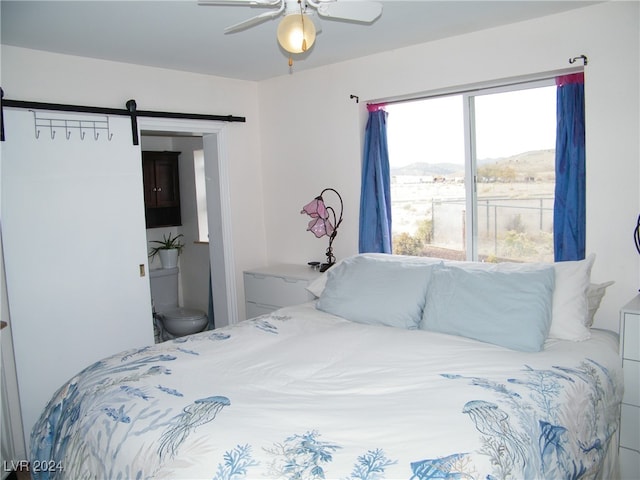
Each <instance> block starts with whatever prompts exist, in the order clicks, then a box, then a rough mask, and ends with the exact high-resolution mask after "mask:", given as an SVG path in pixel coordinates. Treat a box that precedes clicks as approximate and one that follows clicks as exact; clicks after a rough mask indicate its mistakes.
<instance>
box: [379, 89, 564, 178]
mask: <svg viewBox="0 0 640 480" xmlns="http://www.w3.org/2000/svg"><path fill="white" fill-rule="evenodd" d="M474 99H475V100H474V101H475V111H476V115H475V118H476V122H475V124H476V149H477V150H476V151H477V155H476V156H477V158H478V159H486V158H500V157H508V156H511V155H515V154H518V153H522V152H527V151H531V150H543V149H553V148H555V131H556V114H555V112H556V87H555V86H549V87H542V88H535V89H528V90H517V91H510V92H503V93H494V94H491V95H481V96H476V97H474ZM463 101H464V100H463V96H462V95H453V96H447V97H438V98H433V99H426V100H419V101H411V102H403V103H394V104H390V105H387V106H386V107H385V110H386V111H387V112H388V113H389V116H388V120H387V135H388V144H389V157H390V163H391V166H392V167H401V166H404V165H409V164H411V163H415V162H427V163H443V162H446V163H457V164H463V163H464V158H465V156H464V119H463Z"/></svg>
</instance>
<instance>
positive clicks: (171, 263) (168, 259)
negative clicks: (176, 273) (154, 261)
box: [158, 248, 178, 268]
mask: <svg viewBox="0 0 640 480" xmlns="http://www.w3.org/2000/svg"><path fill="white" fill-rule="evenodd" d="M158 255H160V263H161V264H162V268H175V267H177V266H178V249H177V248H163V249H161V250H158Z"/></svg>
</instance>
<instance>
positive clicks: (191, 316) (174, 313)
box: [162, 307, 206, 322]
mask: <svg viewBox="0 0 640 480" xmlns="http://www.w3.org/2000/svg"><path fill="white" fill-rule="evenodd" d="M162 315H163V316H164V317H166V318H171V319H175V320H182V321H185V322H187V321H191V320H200V319H201V318H203V317H205V316H206V315H205V313H204V312H202V311H200V310H194V309H192V308H184V307H179V308H175V309H172V310H168V311H166V312H162Z"/></svg>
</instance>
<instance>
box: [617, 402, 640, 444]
mask: <svg viewBox="0 0 640 480" xmlns="http://www.w3.org/2000/svg"><path fill="white" fill-rule="evenodd" d="M620 418H621V419H620V446H621V447H625V448H630V449H632V450H636V451H640V407H633V406H630V405H625V404H622V415H621V417H620Z"/></svg>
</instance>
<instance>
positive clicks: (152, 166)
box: [142, 152, 182, 228]
mask: <svg viewBox="0 0 640 480" xmlns="http://www.w3.org/2000/svg"><path fill="white" fill-rule="evenodd" d="M179 155H180V152H142V180H143V184H144V206H145V217H146V222H147V228H156V227H171V226H176V225H182V221H181V218H180V177H179V175H178V157H179Z"/></svg>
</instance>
